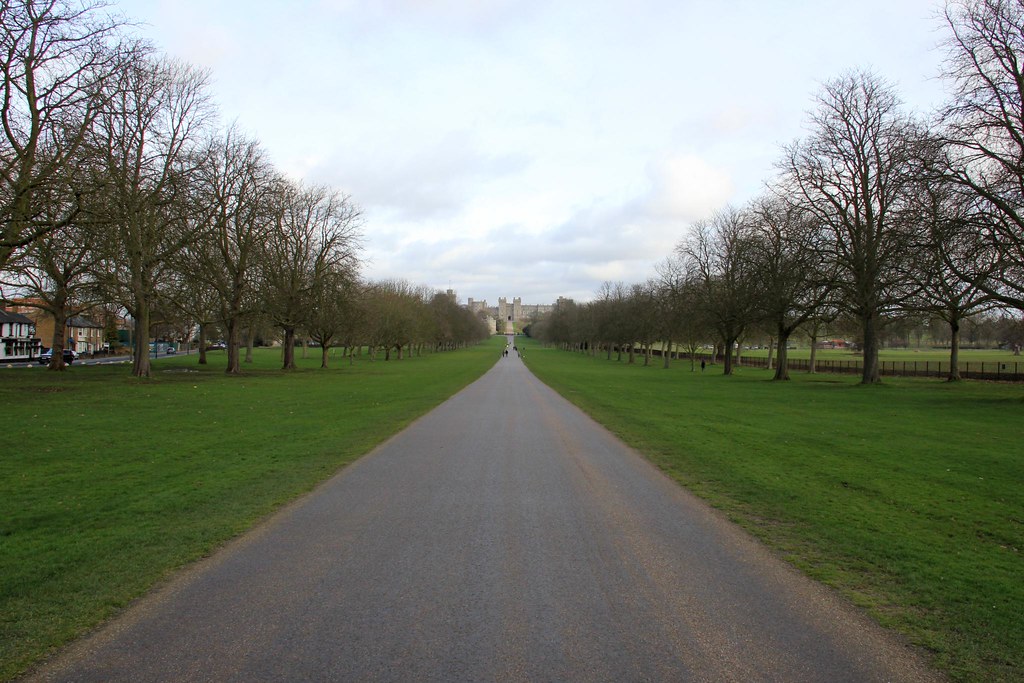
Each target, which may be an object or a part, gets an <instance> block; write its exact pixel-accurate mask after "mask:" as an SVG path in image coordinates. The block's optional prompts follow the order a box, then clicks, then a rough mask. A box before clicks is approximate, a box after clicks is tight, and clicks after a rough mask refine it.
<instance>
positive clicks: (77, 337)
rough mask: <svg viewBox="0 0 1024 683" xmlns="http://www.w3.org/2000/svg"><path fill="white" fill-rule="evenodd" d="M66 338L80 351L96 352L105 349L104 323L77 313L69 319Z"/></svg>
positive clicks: (72, 346) (73, 347) (71, 345)
mask: <svg viewBox="0 0 1024 683" xmlns="http://www.w3.org/2000/svg"><path fill="white" fill-rule="evenodd" d="M67 330H68V334H67V337H65V339H66V340H67V343H68V344H69V345H70V347H71V348H72V349H74V350H75V351H78V353H96V352H97V351H102V350H103V325H100V324H99V323H97V322H93V321H92V320H90V319H89V318H86V317H83V316H80V315H76V316H73V317H71V318H69V319H68V323H67Z"/></svg>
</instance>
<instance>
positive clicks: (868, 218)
mask: <svg viewBox="0 0 1024 683" xmlns="http://www.w3.org/2000/svg"><path fill="white" fill-rule="evenodd" d="M811 124H812V128H813V132H812V134H811V135H810V137H808V138H807V139H806V140H804V141H802V142H797V143H794V144H792V145H790V146H789V147H788V148H787V149H786V152H785V157H784V159H783V161H782V162H781V163H780V167H781V170H782V171H783V173H784V176H785V178H784V184H786V185H787V186H788V187H790V188H792V190H793V195H792V198H793V199H794V201H796V202H797V203H799V204H800V205H801V206H802V208H803V209H804V210H805V211H807V212H808V213H809V214H810V215H811V216H813V218H814V220H816V221H817V222H818V223H819V224H820V225H822V226H824V228H825V229H826V230H827V231H828V232H829V233H830V241H829V252H830V253H829V258H830V259H831V260H833V261H834V262H835V263H836V265H837V266H838V268H839V276H840V277H839V278H838V280H837V284H838V291H839V292H840V293H841V294H842V297H841V298H842V301H843V302H844V305H845V307H846V308H847V309H848V310H849V311H850V313H851V314H853V315H855V316H856V317H857V318H858V320H859V321H860V325H861V332H862V337H863V346H864V370H863V374H862V377H861V381H862V382H863V383H865V384H872V383H877V382H880V381H881V375H880V373H879V365H878V348H879V344H880V341H879V332H880V327H881V326H882V325H883V324H884V322H885V318H886V315H887V314H888V313H890V312H892V311H895V310H898V309H899V307H900V304H901V302H902V300H903V299H904V298H905V297H906V296H907V292H906V290H905V288H906V284H907V278H906V266H907V258H908V255H909V253H910V249H909V242H910V234H911V231H910V229H909V226H908V221H907V217H906V194H907V186H908V184H909V183H910V182H911V179H912V176H913V174H912V169H911V163H910V162H911V159H912V152H913V149H914V142H915V138H916V135H917V133H916V130H915V126H914V125H913V122H912V121H911V119H910V118H909V117H908V116H907V115H905V114H904V113H903V112H902V110H901V108H900V102H899V99H898V98H897V96H896V94H895V92H894V90H893V88H892V86H890V85H889V84H888V83H886V82H885V81H884V80H882V79H881V78H879V77H878V76H876V75H874V74H872V73H870V72H865V71H856V72H851V73H848V74H846V75H844V76H841V77H840V78H837V79H835V80H832V81H829V82H828V83H826V84H825V86H824V88H823V90H822V91H821V93H820V94H819V95H818V107H817V109H816V111H815V112H814V113H813V114H812V117H811Z"/></svg>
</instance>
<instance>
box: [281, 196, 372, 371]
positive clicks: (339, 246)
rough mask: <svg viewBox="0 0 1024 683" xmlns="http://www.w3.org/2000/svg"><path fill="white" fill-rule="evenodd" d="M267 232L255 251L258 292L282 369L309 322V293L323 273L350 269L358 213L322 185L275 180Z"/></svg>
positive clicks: (292, 357)
mask: <svg viewBox="0 0 1024 683" xmlns="http://www.w3.org/2000/svg"><path fill="white" fill-rule="evenodd" d="M274 201H275V203H276V209H275V216H274V223H273V226H272V230H271V232H270V234H269V236H268V238H267V239H266V241H265V242H264V243H263V247H262V254H261V266H262V279H263V287H262V290H261V291H262V295H263V297H264V302H265V305H266V307H267V308H266V311H267V314H268V315H269V317H270V318H271V319H272V320H273V322H274V325H275V326H277V327H279V328H281V330H282V332H284V365H283V367H284V369H286V370H293V369H295V367H296V365H295V333H296V331H297V330H298V329H299V328H301V327H303V326H304V325H306V324H307V323H308V322H309V319H310V315H311V312H312V306H313V304H314V296H313V295H314V293H315V292H316V290H317V289H318V288H320V287H322V286H323V285H324V282H325V278H326V277H327V275H328V274H329V273H332V272H337V271H338V270H344V269H346V268H349V267H351V266H352V265H353V264H354V262H355V259H356V249H357V247H358V239H359V232H358V231H359V226H360V222H359V221H360V212H359V209H358V207H356V205H355V204H353V203H352V201H351V199H350V198H349V197H348V196H347V195H344V194H341V193H339V192H336V191H332V190H330V189H328V188H326V187H317V186H314V187H308V188H304V187H301V186H299V185H296V184H292V183H288V182H284V181H282V182H280V183H279V187H278V189H277V191H276V192H275V195H274Z"/></svg>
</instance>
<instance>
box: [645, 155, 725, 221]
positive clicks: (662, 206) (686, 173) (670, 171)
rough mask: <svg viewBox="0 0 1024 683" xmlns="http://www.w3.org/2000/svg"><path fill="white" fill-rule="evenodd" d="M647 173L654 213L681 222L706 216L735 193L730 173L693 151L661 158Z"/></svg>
mask: <svg viewBox="0 0 1024 683" xmlns="http://www.w3.org/2000/svg"><path fill="white" fill-rule="evenodd" d="M649 172H650V175H651V180H652V185H653V192H652V196H651V208H652V210H653V212H654V213H655V214H656V215H661V216H664V217H666V218H670V219H677V220H679V221H681V222H685V223H692V222H693V221H695V220H699V219H701V218H704V217H706V216H708V215H709V214H711V213H712V212H714V211H715V210H716V209H719V208H721V207H722V205H724V204H725V203H727V202H728V201H729V200H730V199H731V198H732V197H733V194H734V184H733V181H732V178H731V177H730V175H729V173H727V172H726V171H724V170H723V169H721V168H717V167H715V166H714V165H712V164H711V163H709V162H708V161H706V160H705V159H703V158H701V157H698V156H696V155H693V154H682V155H679V156H674V157H670V158H667V159H662V160H660V161H658V162H656V163H654V164H652V166H651V168H650V171H649Z"/></svg>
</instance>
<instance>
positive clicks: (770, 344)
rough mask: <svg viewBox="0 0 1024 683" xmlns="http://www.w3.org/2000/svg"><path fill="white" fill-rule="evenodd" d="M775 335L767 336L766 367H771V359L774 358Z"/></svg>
mask: <svg viewBox="0 0 1024 683" xmlns="http://www.w3.org/2000/svg"><path fill="white" fill-rule="evenodd" d="M774 351H775V337H768V366H767V367H768V369H769V370H771V369H772V361H773V360H774V359H775V354H774Z"/></svg>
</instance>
